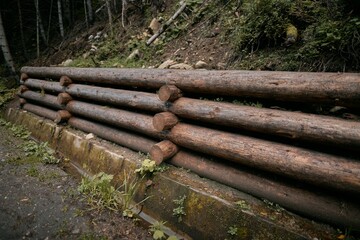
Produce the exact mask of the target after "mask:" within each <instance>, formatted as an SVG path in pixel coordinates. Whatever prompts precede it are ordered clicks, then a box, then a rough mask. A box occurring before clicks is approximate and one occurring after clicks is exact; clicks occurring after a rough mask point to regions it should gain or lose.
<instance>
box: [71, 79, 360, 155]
mask: <svg viewBox="0 0 360 240" xmlns="http://www.w3.org/2000/svg"><path fill="white" fill-rule="evenodd" d="M66 92H67V93H69V94H70V95H71V96H73V97H76V98H83V99H88V100H91V101H98V102H103V103H106V104H112V105H117V106H125V107H132V108H136V109H142V110H146V111H152V112H163V111H170V112H172V113H174V114H176V115H177V116H180V117H182V118H187V119H193V120H197V121H202V122H209V123H212V124H216V125H222V126H228V127H235V128H238V129H245V130H249V131H254V132H259V133H266V134H269V135H276V136H281V137H285V138H290V139H294V140H295V139H296V140H301V141H307V142H317V143H321V144H327V145H332V146H343V147H346V148H352V149H360V123H359V122H355V121H350V120H341V119H337V118H333V117H328V116H319V115H313V114H306V113H297V112H286V111H280V110H275V109H265V108H253V107H249V106H241V105H235V104H230V103H222V102H213V101H205V100H198V99H190V98H180V99H178V100H176V101H175V102H174V103H172V104H166V103H164V102H161V101H159V99H157V96H156V94H152V93H145V92H137V91H127V90H120V89H111V88H102V87H94V86H86V85H79V84H72V85H70V86H69V87H68V88H67V89H66Z"/></svg>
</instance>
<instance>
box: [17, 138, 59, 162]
mask: <svg viewBox="0 0 360 240" xmlns="http://www.w3.org/2000/svg"><path fill="white" fill-rule="evenodd" d="M22 148H23V150H24V151H25V155H26V156H35V157H38V158H40V159H41V161H42V162H43V163H45V164H57V163H59V162H60V160H59V159H57V158H56V157H54V155H53V154H54V151H53V150H52V149H51V148H49V147H48V143H47V142H42V143H37V142H35V141H27V142H25V143H23V145H22Z"/></svg>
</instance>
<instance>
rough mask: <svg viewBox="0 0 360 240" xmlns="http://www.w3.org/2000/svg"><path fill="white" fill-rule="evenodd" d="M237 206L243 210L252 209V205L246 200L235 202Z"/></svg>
mask: <svg viewBox="0 0 360 240" xmlns="http://www.w3.org/2000/svg"><path fill="white" fill-rule="evenodd" d="M235 204H236V206H237V207H239V208H240V209H242V210H249V209H250V205H249V204H247V203H246V202H245V201H244V200H239V201H237V202H235Z"/></svg>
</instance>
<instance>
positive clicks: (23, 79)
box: [20, 73, 29, 81]
mask: <svg viewBox="0 0 360 240" xmlns="http://www.w3.org/2000/svg"><path fill="white" fill-rule="evenodd" d="M28 78H29V76H28V75H27V74H26V73H21V75H20V80H21V81H26V80H27V79H28Z"/></svg>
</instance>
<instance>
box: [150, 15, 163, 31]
mask: <svg viewBox="0 0 360 240" xmlns="http://www.w3.org/2000/svg"><path fill="white" fill-rule="evenodd" d="M160 26H161V25H160V22H159V21H158V20H157V18H153V19H152V20H151V22H150V25H149V29H150V30H151V32H152V34H154V33H156V32H157V31H159V29H160Z"/></svg>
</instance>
